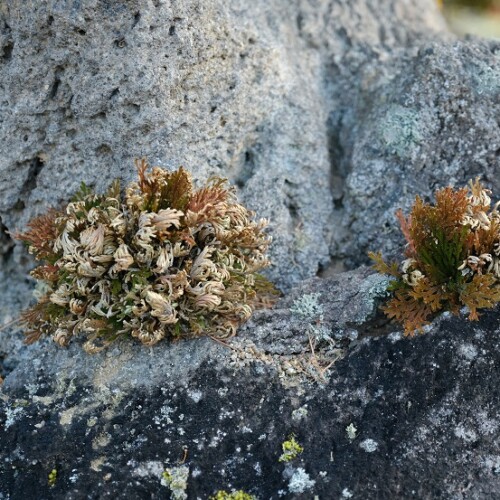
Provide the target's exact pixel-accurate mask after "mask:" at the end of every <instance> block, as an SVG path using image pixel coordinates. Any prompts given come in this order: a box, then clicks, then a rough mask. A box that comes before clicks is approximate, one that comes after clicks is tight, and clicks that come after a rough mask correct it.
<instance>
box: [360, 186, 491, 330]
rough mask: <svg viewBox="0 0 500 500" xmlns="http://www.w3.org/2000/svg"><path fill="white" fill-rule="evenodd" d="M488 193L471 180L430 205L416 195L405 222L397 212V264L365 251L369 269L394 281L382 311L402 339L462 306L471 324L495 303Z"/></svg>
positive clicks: (446, 190) (438, 196)
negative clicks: (401, 255) (401, 254)
mask: <svg viewBox="0 0 500 500" xmlns="http://www.w3.org/2000/svg"><path fill="white" fill-rule="evenodd" d="M489 194H490V191H489V190H487V189H484V188H483V186H482V185H481V183H480V182H479V180H476V181H475V182H472V181H471V183H470V187H469V189H467V188H463V189H457V190H455V189H453V188H451V187H447V188H444V189H441V190H439V191H437V192H436V194H435V200H436V201H435V204H429V203H425V202H424V201H423V200H422V199H421V198H420V197H419V196H417V197H416V199H415V203H414V205H413V208H412V210H411V214H410V216H409V217H408V218H406V217H405V216H404V215H403V212H402V211H401V210H398V211H397V213H396V217H397V219H398V221H399V223H400V226H401V231H402V232H403V235H404V237H405V239H406V241H407V248H406V251H405V254H406V257H407V259H406V260H405V261H404V262H403V264H402V266H401V267H399V266H398V265H397V264H395V263H392V264H387V263H386V262H385V261H384V259H383V258H382V255H381V254H380V253H378V254H376V253H373V252H370V254H369V256H370V257H371V259H372V260H373V261H374V265H373V267H374V269H376V270H377V271H378V272H380V273H383V274H388V275H390V276H392V277H393V278H394V279H393V281H392V282H391V283H390V285H389V291H392V292H393V297H392V298H391V299H390V300H389V302H388V303H387V304H386V305H385V306H384V307H383V310H384V311H385V313H386V314H387V315H388V316H389V317H390V318H393V319H395V320H396V321H398V322H400V323H402V324H403V326H404V329H405V333H406V334H407V335H410V334H412V333H414V332H416V331H421V329H422V327H423V326H424V325H426V324H427V323H428V322H429V321H430V320H431V319H432V318H433V317H434V316H435V315H436V314H437V313H439V312H440V311H443V310H447V311H451V312H452V313H454V314H457V313H458V311H459V309H460V307H461V306H467V307H468V308H469V311H470V314H469V319H471V320H476V319H478V309H485V308H492V307H495V305H496V304H497V303H498V302H499V301H500V286H499V281H500V257H499V254H500V214H499V212H498V210H497V205H495V206H494V207H493V208H491V207H490V203H491V200H490V198H489Z"/></svg>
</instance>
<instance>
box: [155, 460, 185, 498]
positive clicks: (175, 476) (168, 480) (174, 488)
mask: <svg viewBox="0 0 500 500" xmlns="http://www.w3.org/2000/svg"><path fill="white" fill-rule="evenodd" d="M188 477H189V467H188V466H187V465H180V466H178V467H171V468H169V469H166V470H165V471H164V472H163V474H162V479H161V484H162V485H163V486H166V487H167V488H169V489H170V491H171V492H172V498H173V500H186V499H187V497H188V496H187V493H186V489H187V486H188V484H187V481H188Z"/></svg>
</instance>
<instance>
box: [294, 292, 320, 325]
mask: <svg viewBox="0 0 500 500" xmlns="http://www.w3.org/2000/svg"><path fill="white" fill-rule="evenodd" d="M320 296H321V294H320V293H306V294H305V295H303V296H302V297H300V298H298V299H296V300H294V302H293V305H292V307H290V312H291V313H293V314H296V315H297V316H299V317H300V318H302V319H306V320H311V319H314V318H319V317H320V316H321V315H322V314H323V306H322V305H321V304H320V303H319V297H320Z"/></svg>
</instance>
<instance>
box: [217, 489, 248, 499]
mask: <svg viewBox="0 0 500 500" xmlns="http://www.w3.org/2000/svg"><path fill="white" fill-rule="evenodd" d="M209 500H256V498H255V497H254V496H253V495H250V494H249V493H246V492H244V491H243V490H238V491H235V490H233V491H231V493H228V492H227V491H224V490H219V491H218V492H217V493H216V494H215V495H212V496H211V497H209Z"/></svg>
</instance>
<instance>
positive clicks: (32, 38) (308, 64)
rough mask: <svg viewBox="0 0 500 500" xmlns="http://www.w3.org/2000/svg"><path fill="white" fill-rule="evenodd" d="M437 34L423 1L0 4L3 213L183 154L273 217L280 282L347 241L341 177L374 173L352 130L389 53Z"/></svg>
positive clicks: (402, 54) (22, 211)
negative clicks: (140, 163) (139, 162)
mask: <svg viewBox="0 0 500 500" xmlns="http://www.w3.org/2000/svg"><path fill="white" fill-rule="evenodd" d="M446 36H447V35H446V34H445V31H444V24H443V21H442V19H441V18H440V17H439V16H438V15H437V8H436V6H435V2H434V1H433V0H425V1H424V2H423V4H422V5H419V6H418V7H416V6H415V5H414V2H412V1H410V0H406V1H401V0H391V1H386V0H384V1H379V0H356V1H349V2H347V1H339V0H336V1H329V2H328V1H323V2H305V1H292V2H290V1H289V0H275V1H273V2H271V3H269V2H264V1H258V2H250V3H249V2H246V1H236V2H231V3H230V4H228V3H227V2H224V1H217V0H216V1H210V2H203V5H200V4H199V3H198V2H191V1H186V2H163V1H156V2H152V1H149V2H139V1H126V2H119V3H116V2H103V1H97V0H92V1H90V0H89V1H86V2H78V3H71V2H63V3H60V2H58V3H56V2H52V1H42V2H35V3H34V4H31V3H26V2H24V1H15V0H11V1H9V2H4V3H2V6H1V7H0V54H1V57H0V69H1V71H0V92H1V100H0V120H1V123H2V126H1V128H0V149H1V151H2V154H1V155H0V218H1V219H2V222H3V224H4V226H5V227H6V228H7V229H8V230H10V231H13V230H16V229H20V228H22V227H23V226H24V224H25V223H26V222H27V220H28V219H29V218H31V217H32V216H33V215H34V214H36V213H39V212H41V211H44V210H45V209H46V208H47V206H48V205H57V204H59V203H61V202H65V201H67V200H68V197H69V196H70V194H71V193H72V192H74V191H75V190H76V189H77V187H78V185H79V183H80V181H81V180H84V181H85V182H87V183H88V184H90V185H93V186H95V187H96V188H97V189H104V188H105V187H106V186H107V185H108V184H109V183H110V181H111V180H112V179H113V178H116V177H122V178H124V179H126V180H129V179H131V178H132V177H133V175H134V167H133V160H134V158H137V157H142V156H145V157H147V158H148V159H149V161H150V162H151V163H153V164H160V165H162V166H166V167H170V168H175V167H177V166H179V165H181V164H182V165H184V166H185V167H187V168H189V169H191V170H192V171H193V172H194V173H195V175H196V176H197V177H199V178H206V177H208V176H209V175H212V174H218V175H224V176H227V177H229V178H230V179H231V180H232V181H233V182H235V183H236V184H237V185H238V186H239V187H240V191H241V196H242V197H243V198H244V199H245V200H246V201H247V203H248V204H249V205H250V206H252V207H253V208H255V209H257V210H258V211H259V214H262V215H263V216H267V217H269V218H270V219H271V220H272V223H273V225H272V233H273V237H274V245H273V248H272V255H273V257H274V259H273V260H274V262H275V266H274V268H273V269H272V270H270V271H269V272H270V276H271V277H272V278H273V279H274V280H275V281H276V282H277V283H278V285H279V286H281V287H283V288H284V289H289V288H290V286H291V285H293V284H294V283H297V282H298V281H299V280H300V279H303V278H307V277H311V276H314V275H315V274H316V273H317V271H318V269H319V268H323V267H325V266H327V265H328V262H329V259H330V254H332V255H333V256H334V257H337V256H342V257H343V256H344V254H346V252H347V251H348V253H352V251H353V249H354V248H356V247H358V246H359V245H358V241H357V237H354V236H353V235H352V234H350V231H349V230H348V228H349V226H350V224H351V223H352V222H353V221H354V220H355V219H356V218H358V219H359V214H357V213H356V212H357V211H358V209H359V189H363V188H364V187H363V186H360V185H359V182H358V183H357V184H356V183H355V182H354V181H353V182H352V183H350V184H348V185H349V186H350V187H349V188H348V189H346V186H345V181H346V178H347V177H349V176H350V172H351V171H352V175H353V176H355V175H362V173H363V172H366V170H367V169H370V170H373V169H372V167H371V162H370V161H368V160H370V159H369V158H366V154H365V155H362V156H363V158H359V161H353V160H352V159H351V158H350V157H351V156H352V154H351V153H349V152H347V149H348V146H347V144H346V143H347V142H349V141H352V142H353V143H354V142H355V143H357V142H358V141H359V140H360V138H362V137H363V136H365V135H366V132H365V131H364V129H361V130H360V131H359V133H358V130H357V129H359V128H360V125H361V122H360V123H359V124H356V126H353V124H354V122H355V121H357V120H358V118H359V115H360V114H366V113H367V111H368V110H367V109H366V108H367V107H370V101H372V98H371V96H372V95H373V94H374V93H375V94H376V93H377V89H379V88H380V86H381V85H382V84H385V83H387V84H389V82H390V80H391V79H392V78H394V76H395V75H397V74H398V73H400V72H401V70H402V64H403V63H400V62H399V60H400V59H401V58H403V59H405V58H406V59H405V63H404V64H405V67H406V66H407V65H408V64H411V60H412V59H413V57H414V55H415V54H416V52H417V46H420V45H421V44H422V43H424V41H425V40H427V39H428V38H435V37H438V38H439V40H442V39H443V38H446ZM425 43H426V42H425ZM442 43H444V42H442ZM383 78H385V81H381V79H383ZM398 92H399V89H398ZM422 92H424V93H425V89H423V90H422ZM389 93H390V91H389ZM403 97H404V96H400V95H397V94H394V99H391V101H392V100H394V103H392V102H388V103H381V105H382V107H383V108H384V109H387V110H388V112H389V109H390V105H392V104H396V103H398V101H399V100H401V99H403ZM425 99H426V94H425V95H422V100H424V101H425ZM402 105H404V103H402ZM484 105H485V106H487V105H488V104H487V103H485V104H484ZM388 119H389V118H388ZM345 136H349V139H348V138H346V137H345ZM410 147H411V145H410ZM341 150H345V152H342V151H341ZM358 156H359V155H358ZM365 159H366V160H367V161H365ZM380 177H381V173H380V172H379V178H378V179H377V181H378V182H379V183H380ZM369 180H370V182H372V179H371V178H370V179H369ZM355 184H356V186H357V188H356V186H355ZM351 185H352V186H351ZM423 186H425V183H424V184H423ZM412 187H413V186H412ZM356 189H357V190H356ZM332 193H333V194H332ZM375 195H376V193H372V196H371V198H370V200H374V199H375ZM400 197H401V196H400ZM351 199H352V200H353V201H352V202H353V203H358V205H357V206H353V208H352V209H351V208H350V204H348V201H349V200H351ZM334 200H335V202H336V204H337V205H342V203H343V202H342V200H344V205H345V207H346V208H338V207H337V208H335V205H334V203H333V201H334ZM393 201H395V200H393ZM379 203H380V204H381V205H382V206H381V210H382V211H383V210H386V209H387V208H388V207H387V203H388V202H386V204H385V205H384V204H383V203H382V202H379ZM369 205H373V203H369ZM381 210H380V209H379V212H380V211H381ZM334 215H336V216H337V219H340V221H341V222H340V223H339V222H338V220H336V221H335V222H333V221H332V217H333V216H334ZM367 215H368V212H366V210H365V211H364V213H363V216H362V218H364V217H366V216H367ZM377 215H378V214H377ZM377 222H378V221H377ZM379 230H380V226H379V225H378V224H370V225H369V226H368V227H367V228H365V229H364V232H366V233H368V234H370V235H372V234H373V233H374V232H377V231H379ZM365 246H366V245H365ZM360 250H362V252H364V250H365V249H364V247H363V248H362V249H360V248H357V249H356V253H359V251H360ZM362 260H364V254H363V255H361V254H360V255H359V256H358V257H357V259H356V261H357V262H359V261H362ZM14 265H15V267H19V266H20V265H21V267H23V271H25V270H26V263H19V255H18V257H17V260H16V258H15V257H14V263H13V266H14Z"/></svg>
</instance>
